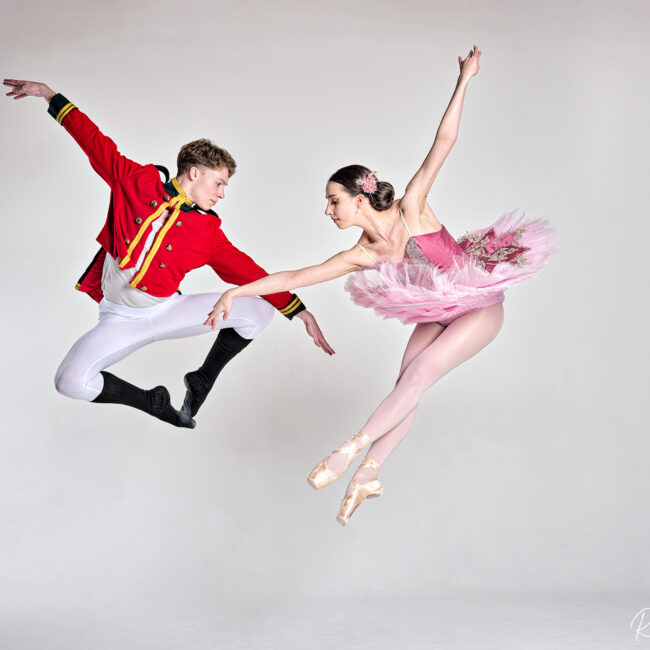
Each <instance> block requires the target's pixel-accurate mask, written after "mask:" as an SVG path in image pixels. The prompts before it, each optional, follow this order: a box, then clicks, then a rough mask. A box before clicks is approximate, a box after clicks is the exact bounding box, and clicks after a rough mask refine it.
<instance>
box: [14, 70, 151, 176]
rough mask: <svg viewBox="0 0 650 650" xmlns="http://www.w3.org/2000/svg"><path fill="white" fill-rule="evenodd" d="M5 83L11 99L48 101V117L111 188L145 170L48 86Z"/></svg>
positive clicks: (17, 80) (20, 82)
mask: <svg viewBox="0 0 650 650" xmlns="http://www.w3.org/2000/svg"><path fill="white" fill-rule="evenodd" d="M3 83H4V85H5V86H8V87H9V88H11V90H10V91H9V92H8V93H7V97H13V98H14V99H23V98H25V97H42V98H43V99H45V101H46V102H47V103H48V105H49V109H48V113H49V114H50V115H51V116H52V117H53V118H54V119H55V120H56V121H57V122H58V123H59V124H61V125H62V126H63V127H64V128H65V130H66V131H67V132H68V133H69V134H70V135H71V136H72V137H73V138H74V139H75V140H76V142H77V144H78V145H79V146H80V147H81V148H82V149H83V151H84V153H85V154H86V155H87V156H88V159H89V160H90V164H91V165H92V167H93V169H94V170H95V171H96V172H97V173H98V174H99V175H100V176H101V177H102V178H103V179H104V180H105V181H106V182H107V183H108V184H109V185H111V184H112V183H113V182H114V181H115V180H116V179H117V178H120V177H122V176H128V175H129V174H132V173H133V172H135V171H137V170H139V169H141V168H142V165H140V164H139V163H136V162H134V161H133V160H129V158H127V157H126V156H123V155H122V154H121V153H120V152H119V151H118V150H117V145H116V144H115V143H114V142H113V141H112V140H111V139H110V138H109V137H108V136H106V135H104V134H103V133H102V132H101V131H100V130H99V128H98V127H97V125H96V124H95V123H94V122H93V121H92V120H91V119H90V118H89V117H88V116H87V115H86V114H85V113H82V112H81V111H80V110H79V109H78V108H77V107H76V106H75V105H74V104H73V103H72V102H70V101H68V100H67V99H66V98H65V97H64V96H63V95H61V94H60V93H57V92H55V91H54V90H52V89H51V88H50V87H49V86H48V85H47V84H44V83H40V82H38V81H23V80H20V79H5V80H4V82H3Z"/></svg>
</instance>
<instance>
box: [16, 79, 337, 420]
mask: <svg viewBox="0 0 650 650" xmlns="http://www.w3.org/2000/svg"><path fill="white" fill-rule="evenodd" d="M4 84H5V85H6V86H9V87H10V88H11V90H10V92H8V93H7V96H8V97H13V98H14V99H22V98H24V97H28V96H31V97H43V98H44V99H45V100H46V101H47V102H48V104H49V109H48V113H49V114H50V115H51V116H52V117H54V118H55V119H56V121H57V122H58V123H59V124H62V125H63V127H64V128H65V129H66V131H68V133H70V135H72V137H73V138H74V139H75V140H76V141H77V144H79V146H80V147H81V148H82V150H83V151H84V153H85V154H86V155H87V156H88V158H89V160H90V164H91V166H92V167H93V169H94V170H95V171H96V172H97V173H98V174H99V175H100V176H101V177H102V178H103V179H104V180H105V181H106V182H107V183H108V184H109V186H110V188H111V199H110V205H109V209H108V217H107V219H106V223H105V224H104V227H103V229H102V230H101V232H100V233H99V235H98V237H97V241H98V242H99V243H100V245H101V248H100V250H99V252H98V253H97V254H96V255H95V258H94V259H93V261H92V262H91V263H90V266H89V267H88V268H87V269H86V271H85V272H84V274H83V275H82V277H81V278H80V280H79V282H78V283H77V289H79V290H80V291H83V292H86V293H88V294H89V295H90V296H91V297H92V298H93V299H94V300H96V301H97V302H98V303H99V323H98V324H97V325H96V326H95V327H94V328H93V329H92V330H90V331H89V332H87V333H86V334H84V335H83V336H82V337H81V338H80V339H79V340H78V341H77V342H76V343H75V344H74V345H73V346H72V348H71V349H70V351H69V352H68V354H67V355H66V357H65V358H64V360H63V361H62V363H61V365H60V367H59V369H58V371H57V373H56V377H55V385H56V388H57V390H58V391H59V392H60V393H62V394H64V395H67V396H68V397H73V398H76V399H85V400H88V401H92V402H96V403H114V404H115V403H117V404H126V405H128V406H131V407H134V408H137V409H139V410H141V411H145V412H146V413H149V414H151V415H153V416H154V417H157V418H159V419H161V420H163V421H165V422H169V423H170V424H173V425H175V426H182V427H190V428H193V427H194V426H195V422H194V420H193V416H194V415H196V412H197V411H198V410H199V408H200V406H201V404H202V403H203V401H204V400H205V398H206V397H207V395H208V393H209V391H210V389H211V388H212V386H213V384H214V382H215V380H216V378H217V375H218V374H219V372H220V371H221V369H222V368H223V367H224V366H225V365H226V363H228V361H230V360H231V359H232V358H233V357H234V356H235V355H236V354H238V353H239V352H241V351H242V350H243V349H244V348H245V347H246V346H247V345H248V344H249V343H250V342H251V340H252V339H253V338H254V337H255V336H256V335H257V334H259V333H260V332H261V331H262V330H263V329H264V328H265V327H266V326H267V325H268V324H269V323H270V321H271V319H272V317H273V313H274V311H273V307H275V308H276V309H278V310H279V311H280V313H281V314H283V315H284V316H286V317H287V318H289V319H291V318H293V317H294V316H296V315H297V316H298V317H299V318H300V319H302V320H303V321H304V323H305V326H306V328H307V332H308V334H309V335H310V336H311V337H312V338H313V339H314V341H315V343H316V345H317V346H319V347H320V348H322V349H323V350H324V351H325V352H326V353H328V354H333V352H334V351H333V350H332V349H331V348H330V346H329V345H328V343H327V341H326V340H325V338H324V337H323V335H322V333H321V331H320V328H319V327H318V324H317V322H316V319H315V318H314V316H313V315H312V314H311V313H310V312H309V311H307V310H306V308H305V306H304V305H303V303H302V302H301V300H300V298H298V296H296V295H295V294H291V293H288V292H282V293H275V294H271V295H268V296H263V298H264V300H262V299H261V298H243V299H241V300H238V301H237V303H236V306H234V307H233V310H232V313H231V316H230V318H229V319H228V323H227V325H225V324H224V322H223V321H221V323H220V324H219V325H220V327H219V329H220V331H219V334H218V336H217V338H216V340H215V342H214V344H213V345H212V348H211V349H210V352H209V353H208V355H207V357H206V359H205V361H204V362H203V364H202V365H201V367H200V368H199V369H198V370H196V371H194V372H189V373H187V374H186V375H185V378H184V381H185V387H186V389H187V392H186V395H185V401H184V403H183V407H182V409H181V411H177V410H176V409H175V408H174V407H173V406H172V405H171V403H170V396H169V391H168V390H167V389H166V388H165V387H164V386H156V387H155V388H153V389H151V390H143V389H141V388H138V387H137V386H133V385H132V384H129V383H128V382H126V381H124V380H123V379H120V378H119V377H116V376H115V375H113V374H112V373H110V372H107V371H106V370H105V368H107V367H109V366H111V365H113V364H114V363H116V362H117V361H119V360H120V359H123V358H125V357H126V356H128V355H129V354H131V353H132V352H134V351H135V350H137V349H138V348H140V347H142V346H144V345H146V344H148V343H151V342H153V341H157V340H161V339H170V338H181V337H186V336H194V335H197V334H202V333H203V332H209V331H210V328H209V327H208V326H207V325H203V322H204V321H205V319H206V316H207V314H208V313H209V312H210V310H211V309H212V306H213V305H214V303H215V302H216V301H217V300H218V298H219V296H220V295H221V294H220V293H204V294H195V295H188V296H184V295H180V291H178V286H179V284H180V282H181V280H182V279H183V277H184V276H185V274H186V273H187V272H188V271H191V270H192V269H195V268H198V267H200V266H203V265H205V264H208V265H210V266H211V267H212V268H213V269H214V271H215V272H216V273H217V274H218V275H219V276H220V277H221V278H222V279H223V280H225V281H226V282H229V283H233V284H245V283H248V282H252V281H253V280H256V279H259V278H261V277H264V276H265V275H267V273H266V271H264V269H262V268H261V267H260V266H258V265H257V264H256V263H255V262H254V261H253V260H252V259H251V258H250V257H249V256H248V255H246V254H245V253H243V252H241V251H240V250H238V249H237V248H235V247H234V246H233V245H232V244H231V243H230V241H229V240H228V239H227V237H226V236H225V234H224V233H223V231H222V230H221V220H220V219H219V217H218V216H217V214H216V213H215V212H213V211H212V210H211V208H212V207H213V206H214V205H215V204H216V203H217V201H219V199H222V198H224V192H225V187H226V186H227V185H228V180H229V178H230V176H232V175H233V174H234V173H235V167H236V165H235V161H234V160H233V158H232V157H231V156H230V154H229V153H228V152H227V151H225V150H224V149H221V148H219V147H217V146H216V145H214V144H212V143H211V142H210V141H209V140H205V139H202V140H196V141H194V142H190V143H188V144H186V145H184V146H183V147H182V148H181V150H180V152H179V154H178V161H177V163H178V172H177V176H176V177H175V178H172V179H171V181H170V180H169V173H168V172H167V170H166V169H165V168H164V167H158V166H156V165H151V164H149V165H140V164H139V163H136V162H134V161H132V160H129V159H128V158H126V157H125V156H123V155H121V154H120V153H119V151H118V150H117V147H116V145H115V143H114V142H113V141H112V140H111V139H110V138H108V137H107V136H105V135H104V134H103V133H102V132H101V131H100V130H99V129H98V128H97V126H96V125H95V124H94V123H93V122H92V121H91V120H90V119H89V118H88V117H87V116H86V115H85V114H84V113H82V112H81V111H80V110H79V109H78V108H77V107H76V106H75V105H74V104H72V102H69V101H68V100H67V99H66V98H65V97H63V95H61V94H58V93H55V92H54V91H53V90H52V89H51V88H50V87H49V86H47V85H46V84H43V83H38V82H34V81H22V80H17V79H5V80H4ZM161 172H162V173H163V174H164V175H165V181H164V182H163V181H162V180H161V178H160V173H161ZM271 305H272V306H271Z"/></svg>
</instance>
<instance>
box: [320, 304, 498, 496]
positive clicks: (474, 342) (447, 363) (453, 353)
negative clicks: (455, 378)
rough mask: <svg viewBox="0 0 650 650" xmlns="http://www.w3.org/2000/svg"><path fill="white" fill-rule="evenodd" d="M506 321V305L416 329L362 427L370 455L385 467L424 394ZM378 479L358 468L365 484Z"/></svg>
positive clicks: (337, 462) (333, 464) (336, 460)
mask: <svg viewBox="0 0 650 650" xmlns="http://www.w3.org/2000/svg"><path fill="white" fill-rule="evenodd" d="M502 323H503V305H502V304H501V303H497V304H494V305H490V306H489V307H483V308H481V309H477V310H475V311H472V312H469V313H468V314H464V315H463V316H460V317H459V318H457V319H456V320H455V321H453V322H452V323H451V324H450V325H448V326H447V327H443V326H442V325H440V324H439V323H420V324H418V325H416V326H415V329H414V330H413V334H412V335H411V338H410V339H409V342H408V345H407V346H406V350H405V352H404V357H403V359H402V365H401V368H400V372H399V376H398V378H397V383H396V385H395V388H394V389H393V390H392V391H391V392H390V393H389V394H388V396H387V397H386V398H385V399H384V400H383V401H382V402H381V404H380V405H379V406H378V407H377V409H376V410H375V411H374V413H373V414H372V415H371V416H370V417H369V418H368V420H367V422H366V423H365V424H364V426H363V427H362V428H361V431H363V432H364V433H365V434H366V435H368V437H369V438H370V440H371V441H372V444H371V446H370V448H369V449H368V453H367V454H366V457H367V458H370V459H372V460H374V461H375V462H377V463H379V464H380V465H381V464H383V463H384V461H385V460H386V459H387V458H388V456H389V455H390V454H391V453H392V452H393V451H394V450H395V448H396V447H397V445H398V444H399V443H400V442H401V440H402V439H403V438H404V437H405V436H406V434H407V433H408V432H409V430H410V428H411V425H412V424H413V419H414V418H415V409H416V408H417V405H418V402H419V401H420V399H421V398H422V396H423V395H424V393H425V392H426V391H427V390H428V389H429V388H430V387H431V386H433V384H435V383H436V382H437V381H438V380H439V379H440V378H442V377H444V375H446V374H447V373H448V372H449V371H450V370H452V369H453V368H455V367H456V366H459V365H460V364H461V363H463V361H467V359H469V358H470V357H473V356H474V355H475V354H476V353H477V352H478V351H479V350H482V349H483V348H484V347H485V346H486V345H487V344H488V343H489V342H490V341H491V340H492V339H493V338H494V337H495V336H496V335H497V333H498V332H499V330H500V329H501V324H502ZM343 462H344V458H343V455H341V454H336V455H334V456H330V457H329V458H328V461H327V465H328V467H330V468H331V469H333V470H335V471H340V469H342V467H343ZM375 475H376V472H375V471H374V470H372V469H370V468H367V467H366V468H361V469H359V470H357V472H356V473H355V476H354V478H356V479H357V480H358V481H359V483H363V482H365V481H367V480H369V479H370V478H374V476H375ZM349 491H350V486H348V492H349Z"/></svg>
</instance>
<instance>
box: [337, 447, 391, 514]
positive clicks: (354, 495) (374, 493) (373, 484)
mask: <svg viewBox="0 0 650 650" xmlns="http://www.w3.org/2000/svg"><path fill="white" fill-rule="evenodd" d="M359 467H360V468H361V467H370V468H371V469H374V470H375V471H379V463H376V462H375V461H374V460H371V459H370V458H366V459H365V460H364V461H363V462H362V463H361V465H359ZM351 485H352V492H350V494H348V495H346V496H345V497H344V498H343V501H341V507H340V508H339V513H338V515H336V521H338V523H339V524H341V526H345V525H346V524H347V523H348V521H350V517H351V516H352V513H353V512H354V511H355V510H356V509H357V508H358V507H359V506H360V505H361V504H362V503H363V501H364V500H365V499H372V498H373V497H379V496H381V495H382V494H383V493H384V488H383V487H382V486H381V483H380V482H379V479H376V478H373V479H370V480H369V481H366V482H365V483H359V481H357V479H356V478H355V479H352V484H351Z"/></svg>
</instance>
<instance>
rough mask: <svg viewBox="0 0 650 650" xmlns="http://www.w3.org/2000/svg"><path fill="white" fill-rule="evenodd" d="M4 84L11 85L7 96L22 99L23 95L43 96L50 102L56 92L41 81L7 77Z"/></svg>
mask: <svg viewBox="0 0 650 650" xmlns="http://www.w3.org/2000/svg"><path fill="white" fill-rule="evenodd" d="M2 83H3V85H5V86H9V88H11V90H10V91H9V92H8V93H7V97H13V98H14V99H22V98H23V97H43V98H44V99H45V101H46V102H47V103H48V104H49V103H50V102H51V101H52V97H54V95H56V93H55V92H54V91H53V90H52V89H51V88H50V87H49V86H48V85H47V84H42V83H40V82H39V81H23V80H21V79H5V80H4V81H3V82H2Z"/></svg>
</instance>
